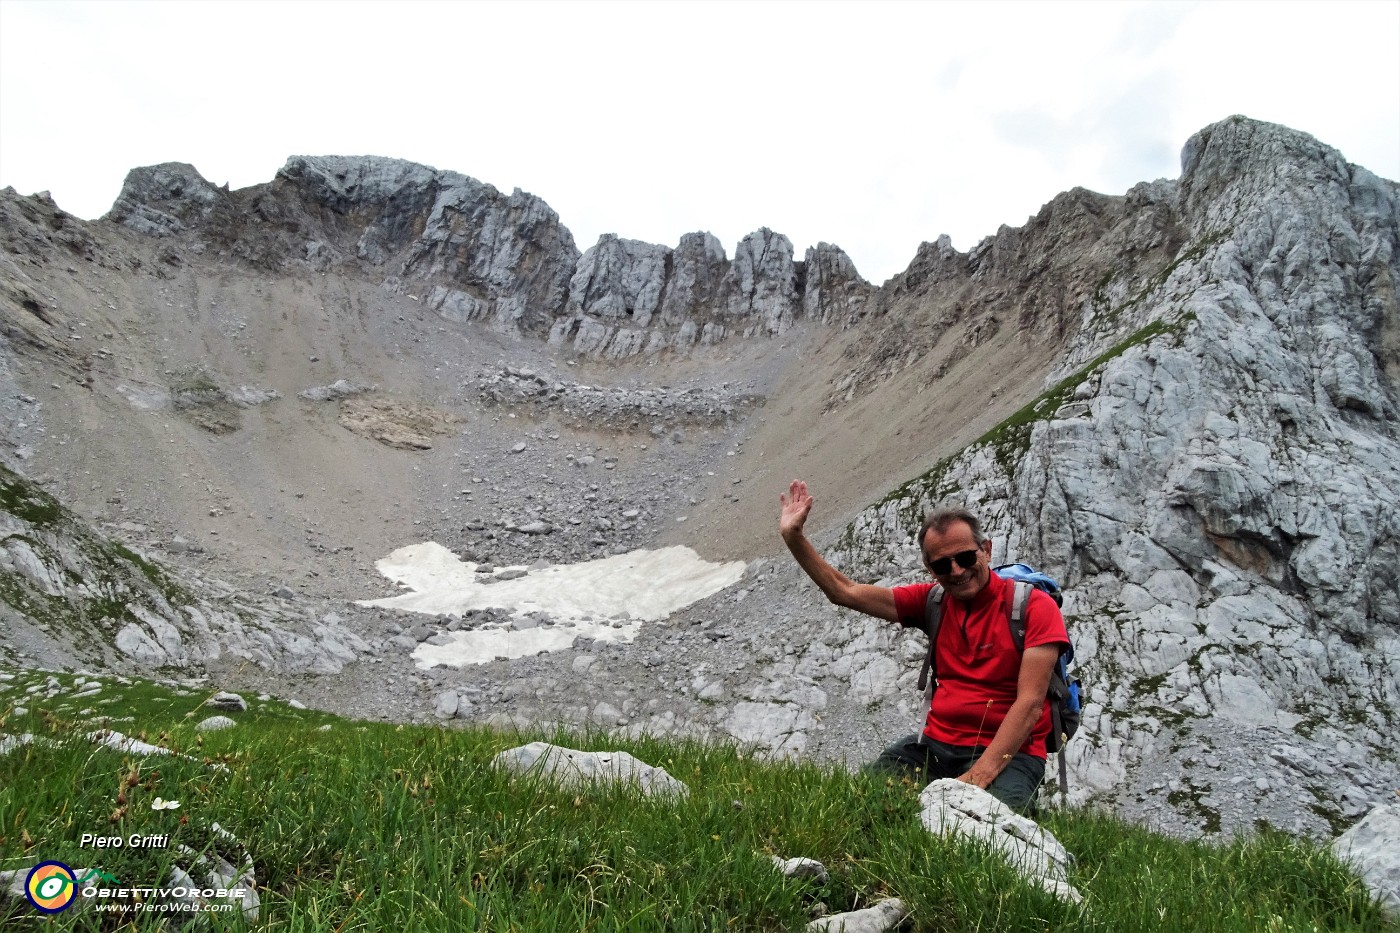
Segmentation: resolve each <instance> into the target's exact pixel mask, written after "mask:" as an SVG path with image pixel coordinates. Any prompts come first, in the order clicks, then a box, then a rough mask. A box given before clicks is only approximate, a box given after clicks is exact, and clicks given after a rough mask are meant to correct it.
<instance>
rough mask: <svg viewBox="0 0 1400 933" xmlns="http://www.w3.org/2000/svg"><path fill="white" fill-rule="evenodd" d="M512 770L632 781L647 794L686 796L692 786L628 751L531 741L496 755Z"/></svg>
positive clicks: (574, 779) (561, 778) (568, 778)
mask: <svg viewBox="0 0 1400 933" xmlns="http://www.w3.org/2000/svg"><path fill="white" fill-rule="evenodd" d="M494 764H495V766H496V767H498V768H503V769H505V770H506V771H508V772H510V773H511V774H519V775H533V776H534V777H536V778H543V779H546V780H549V781H552V782H554V783H556V784H558V785H560V786H561V787H584V788H587V787H590V786H593V785H596V784H602V785H619V784H622V785H632V786H635V787H636V788H637V789H638V791H640V792H641V794H642V795H643V796H647V797H684V796H686V795H687V794H689V793H690V788H688V787H686V786H685V784H683V783H682V782H680V781H678V780H676V779H675V778H673V777H671V775H670V774H668V773H666V769H665V768H656V767H653V766H652V765H649V764H647V763H646V762H644V761H642V760H641V759H639V758H637V757H635V756H633V755H631V754H629V753H628V752H581V751H578V750H577V749H572V748H563V747H562V746H558V745H550V744H549V743H548V742H531V743H530V744H529V745H521V746H519V747H517V748H511V749H507V750H506V751H503V752H501V753H500V754H499V755H497V756H496V757H495V759H494Z"/></svg>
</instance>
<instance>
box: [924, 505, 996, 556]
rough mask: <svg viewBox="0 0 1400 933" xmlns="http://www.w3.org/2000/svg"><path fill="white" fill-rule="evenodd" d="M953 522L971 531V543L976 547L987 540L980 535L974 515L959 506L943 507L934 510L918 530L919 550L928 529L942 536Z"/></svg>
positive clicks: (984, 536)
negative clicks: (960, 523) (963, 525)
mask: <svg viewBox="0 0 1400 933" xmlns="http://www.w3.org/2000/svg"><path fill="white" fill-rule="evenodd" d="M954 522H962V523H964V524H965V525H967V527H968V528H970V529H972V541H973V543H974V544H976V545H977V546H978V547H981V546H982V542H983V541H986V540H987V536H986V535H984V534H982V523H981V522H980V521H978V520H977V516H976V515H973V514H972V513H971V512H969V511H968V510H967V509H966V508H964V507H963V506H960V505H945V506H942V507H940V508H936V509H934V510H933V511H932V512H930V513H928V517H927V518H925V519H924V524H923V527H921V528H920V529H919V537H918V542H919V550H921V551H922V550H923V549H924V535H926V534H928V531H929V529H930V528H932V529H933V530H934V531H936V532H938V533H939V534H944V533H946V532H947V531H948V526H949V525H951V524H953V523H954Z"/></svg>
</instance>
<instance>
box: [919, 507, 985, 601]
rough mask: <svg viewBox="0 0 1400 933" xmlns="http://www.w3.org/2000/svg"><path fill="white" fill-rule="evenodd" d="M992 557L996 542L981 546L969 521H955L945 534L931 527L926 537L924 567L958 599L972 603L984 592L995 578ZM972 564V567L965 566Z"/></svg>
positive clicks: (950, 594)
mask: <svg viewBox="0 0 1400 933" xmlns="http://www.w3.org/2000/svg"><path fill="white" fill-rule="evenodd" d="M969 552H971V553H969ZM991 557H992V542H991V541H990V540H987V541H983V542H982V544H981V546H978V544H977V542H976V541H975V540H974V539H973V537H972V529H971V528H969V527H968V526H967V523H966V522H953V523H951V524H950V525H948V527H947V528H946V529H945V530H944V531H942V532H939V531H938V530H936V529H934V528H930V529H929V530H928V531H927V532H926V533H925V534H924V565H925V566H926V567H928V568H929V570H930V572H932V573H933V577H934V579H935V580H937V581H938V582H939V583H941V584H943V589H944V590H945V591H946V592H947V593H948V595H949V596H951V597H953V598H954V599H960V600H969V599H972V597H974V596H976V595H977V594H978V593H980V592H982V587H984V586H986V585H987V581H988V580H990V579H991V576H992V572H991ZM968 561H971V564H970V566H966V567H964V566H963V564H965V563H967V562H968ZM940 571H945V572H940Z"/></svg>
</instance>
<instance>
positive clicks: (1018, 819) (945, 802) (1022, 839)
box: [919, 778, 1084, 904]
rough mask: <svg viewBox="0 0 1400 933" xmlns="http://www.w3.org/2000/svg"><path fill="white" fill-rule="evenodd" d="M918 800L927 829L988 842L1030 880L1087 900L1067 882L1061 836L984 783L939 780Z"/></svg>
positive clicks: (1074, 900)
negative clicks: (998, 796) (1021, 813)
mask: <svg viewBox="0 0 1400 933" xmlns="http://www.w3.org/2000/svg"><path fill="white" fill-rule="evenodd" d="M919 803H920V805H921V806H922V807H923V810H922V811H921V812H920V814H919V820H920V822H922V823H923V825H924V828H926V829H927V830H928V831H929V832H931V833H935V834H938V835H947V836H961V837H964V838H967V839H975V840H978V841H980V842H983V843H986V844H987V845H988V846H989V847H990V848H991V849H992V850H993V851H994V852H996V853H997V855H999V856H1001V858H1002V859H1003V860H1004V861H1005V862H1006V863H1007V864H1008V865H1010V866H1011V867H1012V868H1013V869H1015V870H1016V872H1017V873H1018V874H1020V875H1021V876H1022V877H1023V878H1025V879H1026V881H1027V882H1029V883H1031V884H1034V885H1036V886H1038V887H1040V888H1042V889H1044V890H1045V891H1048V892H1049V893H1051V894H1053V895H1055V897H1057V898H1059V899H1061V900H1065V901H1069V902H1071V903H1075V904H1078V903H1081V902H1082V901H1083V899H1084V898H1083V895H1081V894H1080V893H1079V892H1078V891H1077V890H1075V888H1074V887H1073V886H1072V885H1071V884H1069V881H1068V869H1069V855H1068V853H1066V852H1065V849H1064V846H1062V845H1060V843H1059V840H1057V839H1056V838H1055V837H1054V836H1053V835H1051V834H1050V833H1049V832H1047V831H1046V830H1044V829H1042V828H1041V827H1040V826H1038V825H1037V824H1036V823H1035V822H1034V821H1032V820H1029V819H1027V818H1025V817H1024V816H1018V815H1017V814H1015V813H1013V812H1012V811H1011V809H1010V808H1009V807H1007V806H1006V804H1004V803H1002V802H1001V801H1000V800H998V799H996V798H995V797H993V796H992V795H991V794H989V793H987V792H986V791H984V790H982V789H981V788H980V787H974V786H973V785H971V784H967V783H964V782H963V781H958V780H954V779H952V778H945V779H942V780H937V781H934V782H932V783H931V784H929V785H928V786H927V787H925V788H924V790H923V792H922V793H920V794H919Z"/></svg>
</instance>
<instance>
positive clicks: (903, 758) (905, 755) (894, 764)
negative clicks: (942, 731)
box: [863, 735, 928, 776]
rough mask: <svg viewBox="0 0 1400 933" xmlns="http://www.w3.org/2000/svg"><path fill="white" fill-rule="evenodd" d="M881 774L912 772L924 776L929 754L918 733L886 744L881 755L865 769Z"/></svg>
mask: <svg viewBox="0 0 1400 933" xmlns="http://www.w3.org/2000/svg"><path fill="white" fill-rule="evenodd" d="M863 770H865V771H869V772H872V773H881V774H888V773H894V774H911V775H916V776H923V774H924V773H925V772H926V771H927V770H928V755H927V752H926V749H924V747H923V745H922V744H921V743H920V742H919V736H918V735H906V736H905V737H904V738H902V739H899V740H898V741H896V742H892V743H890V744H889V745H887V746H885V749H884V751H882V752H880V756H879V757H878V758H876V759H875V760H874V761H872V762H870V763H869V764H868V765H866V766H865V768H864V769H863Z"/></svg>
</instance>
